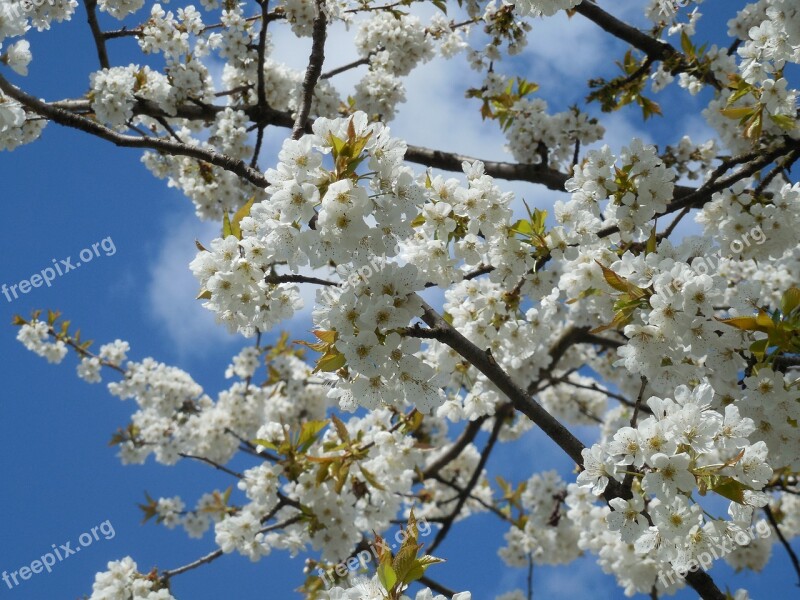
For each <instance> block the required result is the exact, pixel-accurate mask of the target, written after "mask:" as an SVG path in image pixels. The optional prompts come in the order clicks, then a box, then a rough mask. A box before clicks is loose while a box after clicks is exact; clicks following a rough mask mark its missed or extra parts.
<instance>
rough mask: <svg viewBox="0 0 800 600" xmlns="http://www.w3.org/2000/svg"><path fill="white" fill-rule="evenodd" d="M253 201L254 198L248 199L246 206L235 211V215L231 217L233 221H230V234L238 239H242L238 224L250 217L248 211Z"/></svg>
mask: <svg viewBox="0 0 800 600" xmlns="http://www.w3.org/2000/svg"><path fill="white" fill-rule="evenodd" d="M255 201H256V197H255V196H253V197H252V198H250V200H249V201H248V202H247V204H245V205H244V206H243V207H241V208H240V209H239V210H237V211H236V214H235V215H233V219H232V220H231V232H232V233H233V235H235V236H236V237H237V238H239V239H242V228H241V225H240V223H241V222H242V219H244V218H245V217H249V216H250V209H252V208H253V203H254V202H255Z"/></svg>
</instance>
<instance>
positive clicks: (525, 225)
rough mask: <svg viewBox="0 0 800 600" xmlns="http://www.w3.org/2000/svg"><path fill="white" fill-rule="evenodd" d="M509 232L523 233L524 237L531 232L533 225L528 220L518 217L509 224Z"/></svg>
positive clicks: (528, 235)
mask: <svg viewBox="0 0 800 600" xmlns="http://www.w3.org/2000/svg"><path fill="white" fill-rule="evenodd" d="M511 232H512V233H518V234H520V235H524V236H525V237H530V236H531V234H533V226H532V225H531V223H530V221H527V220H526V219H520V220H519V221H517V222H516V223H514V224H513V225H512V226H511Z"/></svg>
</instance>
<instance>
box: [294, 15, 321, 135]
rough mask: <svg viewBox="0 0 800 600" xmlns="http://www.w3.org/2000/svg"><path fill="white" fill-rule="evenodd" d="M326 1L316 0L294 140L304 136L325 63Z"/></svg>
mask: <svg viewBox="0 0 800 600" xmlns="http://www.w3.org/2000/svg"><path fill="white" fill-rule="evenodd" d="M324 9H325V2H324V0H316V6H315V8H314V10H315V11H316V15H315V16H314V31H313V33H312V37H311V40H312V41H311V56H309V58H308V68H307V69H306V77H305V79H304V80H303V98H302V101H301V104H300V108H299V110H298V111H297V116H296V117H295V120H294V127H292V139H293V140H298V139H300V137H301V136H302V135H303V132H304V131H305V129H306V124H307V123H308V115H309V114H310V113H311V102H312V101H313V100H314V88H315V87H316V85H317V81H319V76H320V75H321V74H322V63H323V62H325V38H326V37H327V30H328V16H327V14H326V13H325V10H324Z"/></svg>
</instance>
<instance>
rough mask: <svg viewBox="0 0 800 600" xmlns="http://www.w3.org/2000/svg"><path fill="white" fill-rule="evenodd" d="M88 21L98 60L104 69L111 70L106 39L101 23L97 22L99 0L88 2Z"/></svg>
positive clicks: (89, 0) (88, 0) (87, 0)
mask: <svg viewBox="0 0 800 600" xmlns="http://www.w3.org/2000/svg"><path fill="white" fill-rule="evenodd" d="M85 4H86V19H87V21H88V22H89V28H90V29H91V30H92V37H93V38H94V45H95V46H96V47H97V58H98V59H99V61H100V66H101V67H102V68H103V69H110V68H111V63H109V61H108V51H107V50H106V37H105V36H104V35H103V32H102V31H101V30H100V23H98V21H97V0H86V2H85Z"/></svg>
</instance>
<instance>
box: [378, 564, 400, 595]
mask: <svg viewBox="0 0 800 600" xmlns="http://www.w3.org/2000/svg"><path fill="white" fill-rule="evenodd" d="M378 579H379V580H380V582H381V585H382V586H383V589H385V590H386V591H387V592H389V591H391V590H392V588H394V586H395V584H396V583H397V574H396V573H395V572H394V569H393V568H392V565H390V564H389V563H382V564H381V565H380V566H379V567H378Z"/></svg>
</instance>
